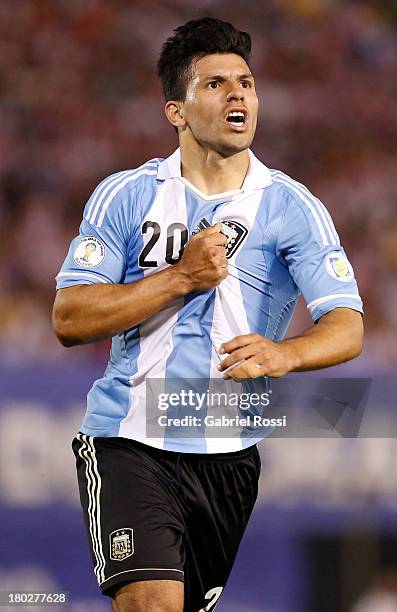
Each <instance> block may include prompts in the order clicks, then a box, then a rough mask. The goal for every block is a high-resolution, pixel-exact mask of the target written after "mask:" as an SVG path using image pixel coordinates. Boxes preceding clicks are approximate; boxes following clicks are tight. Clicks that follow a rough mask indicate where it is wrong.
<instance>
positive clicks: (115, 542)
mask: <svg viewBox="0 0 397 612" xmlns="http://www.w3.org/2000/svg"><path fill="white" fill-rule="evenodd" d="M109 544H110V558H111V559H112V560H113V561H124V559H127V557H131V555H133V554H134V530H133V529H130V528H129V527H125V528H123V529H116V531H112V533H111V534H110V536H109Z"/></svg>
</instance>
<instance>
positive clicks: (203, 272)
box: [174, 223, 228, 291]
mask: <svg viewBox="0 0 397 612" xmlns="http://www.w3.org/2000/svg"><path fill="white" fill-rule="evenodd" d="M220 229H221V224H220V223H217V224H216V225H214V226H213V227H209V228H208V229H205V230H203V231H202V232H199V233H198V234H195V235H194V236H193V237H192V238H191V239H190V240H189V242H188V243H187V245H186V247H185V250H184V252H183V256H182V259H181V261H180V262H179V263H178V264H176V265H175V266H174V268H177V269H178V272H179V273H182V274H183V275H184V276H185V278H186V282H188V283H189V291H206V290H207V289H212V288H213V287H216V286H217V285H219V283H221V282H222V281H223V279H225V278H226V277H227V275H228V270H227V259H226V249H225V245H226V244H227V238H226V236H224V235H223V234H221V233H220Z"/></svg>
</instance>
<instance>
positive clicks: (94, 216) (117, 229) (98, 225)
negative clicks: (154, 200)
mask: <svg viewBox="0 0 397 612" xmlns="http://www.w3.org/2000/svg"><path fill="white" fill-rule="evenodd" d="M111 179H112V177H109V178H108V179H105V181H102V183H100V184H99V185H98V187H97V188H96V189H95V191H94V192H93V194H92V196H91V198H90V199H89V201H88V203H87V205H86V207H85V209H84V216H83V220H82V223H81V225H80V231H79V235H78V236H76V238H74V239H73V240H72V242H71V244H70V247H69V251H68V254H67V256H66V259H65V261H64V262H63V265H62V268H61V270H60V272H59V274H58V275H57V277H56V281H57V289H61V288H64V287H70V286H72V285H82V284H84V285H90V284H95V283H119V282H122V280H123V278H124V275H125V270H126V265H127V246H128V242H129V227H130V220H129V218H128V217H129V214H128V211H129V210H130V209H131V206H128V205H126V204H127V202H126V199H128V198H129V197H130V196H129V195H128V194H127V195H126V193H125V190H120V192H118V193H117V194H116V195H115V196H114V197H113V198H112V199H111V200H107V199H106V194H107V191H108V190H107V189H106V186H107V184H111V183H110V180H111ZM113 180H114V179H113Z"/></svg>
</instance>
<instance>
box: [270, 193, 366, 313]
mask: <svg viewBox="0 0 397 612" xmlns="http://www.w3.org/2000/svg"><path fill="white" fill-rule="evenodd" d="M276 250H277V256H278V257H279V259H280V261H281V262H282V263H283V264H284V265H286V266H287V267H288V270H289V272H290V274H291V276H292V278H293V280H294V282H295V284H296V285H297V287H298V289H299V290H300V291H301V293H302V295H303V298H304V300H305V302H306V305H307V308H308V310H309V312H310V315H311V317H312V319H313V321H316V320H317V319H319V318H320V317H321V316H322V315H324V314H325V313H327V312H329V311H330V310H333V309H334V308H337V307H346V308H352V309H353V310H357V311H358V312H361V313H362V312H363V304H362V300H361V298H360V295H359V292H358V287H357V283H356V280H355V278H354V271H353V268H352V266H351V264H350V262H349V260H348V258H347V255H346V252H345V250H344V248H343V247H342V245H341V244H340V241H339V237H338V234H337V232H336V230H335V227H334V224H333V221H332V219H331V216H330V214H329V212H328V211H327V209H326V208H325V206H324V205H323V204H322V202H320V201H319V200H318V199H317V198H314V196H312V195H311V194H310V192H308V191H306V194H304V195H303V196H302V198H300V197H295V196H290V199H289V204H288V208H287V209H286V213H285V215H284V219H283V223H282V226H281V229H280V233H279V236H278V239H277V248H276Z"/></svg>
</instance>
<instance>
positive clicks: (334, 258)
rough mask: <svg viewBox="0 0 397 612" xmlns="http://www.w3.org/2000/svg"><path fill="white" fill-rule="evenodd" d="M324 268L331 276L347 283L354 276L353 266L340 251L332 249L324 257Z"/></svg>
mask: <svg viewBox="0 0 397 612" xmlns="http://www.w3.org/2000/svg"><path fill="white" fill-rule="evenodd" d="M326 269H327V272H328V274H329V275H330V276H332V278H336V280H339V281H342V282H343V283H348V282H350V281H351V280H352V279H353V278H354V272H353V268H352V266H351V264H350V262H349V260H348V259H347V257H346V256H345V255H343V253H341V252H340V251H332V253H328V255H327V259H326Z"/></svg>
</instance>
